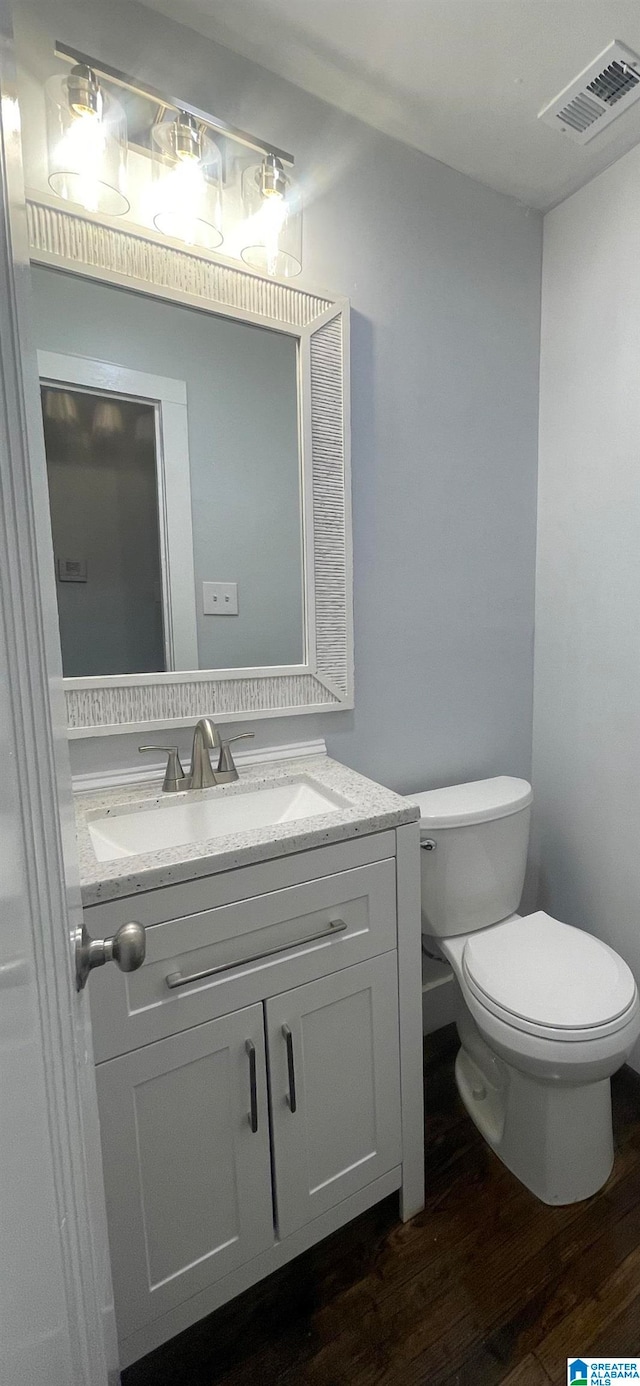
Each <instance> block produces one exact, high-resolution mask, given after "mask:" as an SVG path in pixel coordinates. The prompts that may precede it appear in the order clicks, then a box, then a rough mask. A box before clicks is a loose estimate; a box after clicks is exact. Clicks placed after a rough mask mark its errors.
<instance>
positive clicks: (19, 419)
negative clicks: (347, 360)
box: [0, 0, 117, 1386]
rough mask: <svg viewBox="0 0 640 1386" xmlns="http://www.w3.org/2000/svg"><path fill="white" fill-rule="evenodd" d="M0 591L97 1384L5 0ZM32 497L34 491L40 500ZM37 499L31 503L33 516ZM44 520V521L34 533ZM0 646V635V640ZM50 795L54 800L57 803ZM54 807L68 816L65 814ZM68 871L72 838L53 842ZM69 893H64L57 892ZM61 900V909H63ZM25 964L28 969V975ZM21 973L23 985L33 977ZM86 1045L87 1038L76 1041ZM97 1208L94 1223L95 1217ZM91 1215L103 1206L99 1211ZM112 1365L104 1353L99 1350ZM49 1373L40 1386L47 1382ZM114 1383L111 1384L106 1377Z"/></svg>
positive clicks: (44, 1015)
mask: <svg viewBox="0 0 640 1386" xmlns="http://www.w3.org/2000/svg"><path fill="white" fill-rule="evenodd" d="M0 97H1V112H2V118H1V123H0V301H1V302H2V304H3V312H2V313H1V314H0V592H1V598H0V600H1V602H2V620H3V623H4V626H5V631H4V639H3V640H2V644H3V646H4V648H2V649H0V655H1V656H2V658H3V661H6V680H7V686H8V701H9V704H10V709H11V715H10V723H11V725H10V727H9V728H8V729H7V730H6V741H7V743H8V746H7V750H9V748H10V749H11V751H12V752H13V753H14V755H15V762H14V764H15V775H16V780H17V783H18V797H19V817H20V823H19V827H18V832H17V836H19V838H20V839H21V842H22V844H23V845H24V851H25V856H26V869H27V874H28V900H27V906H26V914H27V917H28V921H29V928H30V934H31V937H30V939H29V940H28V943H29V944H30V948H29V955H28V956H27V955H26V950H25V958H24V962H25V965H26V968H27V969H28V974H29V976H28V980H29V982H30V984H31V988H32V993H33V997H34V1002H35V1007H36V1011H37V1018H36V1024H37V1028H38V1041H39V1048H40V1051H41V1056H42V1062H43V1064H44V1069H45V1074H46V1084H47V1092H48V1097H49V1102H48V1111H47V1122H48V1127H49V1133H50V1152H45V1154H46V1155H49V1154H50V1162H51V1166H52V1169H53V1180H54V1189H55V1202H56V1223H57V1227H58V1230H59V1243H60V1253H61V1258H62V1265H63V1274H64V1284H65V1298H66V1303H67V1323H66V1325H64V1327H65V1330H66V1333H67V1336H68V1340H69V1344H70V1350H71V1357H72V1362H73V1379H72V1382H70V1383H69V1386H102V1383H106V1381H107V1351H108V1350H107V1346H106V1342H105V1328H106V1331H107V1333H108V1331H109V1329H108V1311H107V1319H106V1321H103V1307H102V1304H101V1300H102V1298H103V1297H102V1295H101V1293H100V1289H99V1286H100V1281H101V1278H104V1277H101V1275H100V1272H99V1269H98V1267H99V1266H101V1267H102V1268H104V1267H105V1266H106V1267H108V1252H107V1250H106V1247H107V1243H106V1231H105V1223H104V1217H103V1216H101V1212H100V1209H97V1207H96V1188H97V1187H98V1186H99V1179H98V1174H97V1171H98V1170H99V1169H100V1161H99V1155H98V1161H97V1166H96V1165H95V1164H94V1162H93V1161H94V1153H95V1150H96V1148H97V1147H96V1140H97V1103H96V1096H95V1080H94V1076H93V1072H92V1054H91V1044H90V1034H89V1031H88V1012H87V1009H86V1002H84V1003H83V1002H82V1001H79V1000H78V999H77V998H76V996H75V990H74V987H73V979H72V941H73V940H72V935H73V932H74V930H75V928H77V927H78V924H79V922H80V917H81V910H80V897H79V890H78V888H77V874H76V872H75V870H74V868H73V866H70V870H73V871H74V879H73V880H71V881H70V882H69V883H67V877H66V870H65V854H64V851H63V839H62V834H61V828H60V815H59V809H60V808H61V809H62V811H63V813H64V817H65V819H66V823H67V824H68V825H70V824H71V822H72V819H71V814H70V812H69V810H70V808H71V777H70V771H69V764H68V750H67V744H66V736H65V720H66V719H65V714H64V703H63V697H62V681H61V664H60V648H59V640H58V634H57V616H56V612H55V607H54V605H53V603H52V600H51V595H52V593H53V591H54V588H53V583H52V581H51V576H52V566H53V560H52V555H51V550H50V543H48V542H47V535H48V533H49V526H48V518H47V514H46V473H45V470H44V440H43V435H42V424H41V419H40V404H39V394H38V373H37V366H36V355H35V349H34V347H33V345H32V341H31V334H30V305H29V248H28V242H27V234H26V210H25V200H24V187H23V182H22V154H21V145H20V120H19V107H18V100H17V85H16V76H15V60H14V47H13V34H12V26H11V16H10V12H9V4H8V0H0ZM43 487H44V490H43ZM43 502H44V507H43ZM43 521H44V523H43ZM0 639H2V636H1V634H0ZM59 786H60V787H61V790H62V793H63V796H64V801H65V802H64V803H63V804H61V803H60V802H59ZM65 810H67V811H66V812H65ZM65 845H66V847H67V852H68V855H67V865H68V866H69V864H70V863H73V861H74V856H73V852H74V848H73V839H72V836H71V833H70V831H67V833H66V834H65ZM68 892H70V894H68ZM71 901H72V904H70V902H71ZM34 964H35V969H34ZM33 969H34V970H35V975H33ZM87 1041H88V1042H87ZM96 1212H97V1216H96ZM103 1213H104V1209H103V1208H102V1214H103ZM109 1356H110V1364H111V1365H112V1367H113V1366H114V1365H115V1364H114V1357H113V1352H112V1351H111V1352H110V1353H109ZM53 1371H54V1368H53V1366H52V1371H51V1378H50V1379H51V1382H52V1383H53V1382H54V1381H55V1380H56V1378H55V1376H54V1375H53ZM111 1379H112V1380H113V1381H114V1382H115V1381H116V1380H117V1374H116V1373H115V1371H113V1372H112V1378H111Z"/></svg>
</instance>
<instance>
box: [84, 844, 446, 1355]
mask: <svg viewBox="0 0 640 1386" xmlns="http://www.w3.org/2000/svg"><path fill="white" fill-rule="evenodd" d="M416 831H417V829H416V828H415V825H413V824H410V825H407V826H406V827H402V828H399V829H397V830H396V831H386V832H379V833H376V834H371V835H369V836H364V837H362V838H360V839H354V840H352V841H347V842H342V843H338V844H334V845H331V846H326V847H320V848H316V849H314V850H312V851H307V852H301V853H297V854H292V855H290V856H283V857H281V858H279V859H277V860H274V861H269V862H264V863H261V864H258V865H251V866H247V867H241V868H239V869H237V870H232V871H227V872H221V873H218V874H213V875H211V876H204V877H202V876H201V877H199V878H198V879H197V880H193V881H187V882H183V883H181V884H179V885H169V886H166V887H163V888H162V889H158V890H151V891H145V892H141V893H139V894H137V895H136V896H125V897H121V898H118V899H115V900H113V901H110V902H107V903H104V904H96V905H94V906H92V907H90V908H87V909H86V910H85V917H86V922H87V927H88V929H89V932H90V933H91V934H92V936H94V937H96V936H99V935H102V936H104V935H107V936H108V935H109V934H112V933H113V932H114V931H115V930H116V929H117V928H118V927H119V926H120V924H121V923H123V922H125V921H126V920H127V919H136V920H138V921H139V922H140V923H142V924H144V925H145V927H146V938H147V957H146V962H145V964H144V966H143V967H142V968H141V969H140V970H139V971H138V972H134V973H130V974H126V975H125V974H123V973H120V972H118V971H117V970H116V969H115V968H104V969H101V970H100V971H99V972H96V973H95V974H94V975H93V977H92V990H91V1009H92V1019H93V1030H94V1044H95V1051H96V1060H97V1088H98V1101H99V1109H100V1123H101V1133H102V1145H103V1162H104V1178H105V1188H106V1197H107V1211H108V1220H109V1236H110V1247H111V1261H112V1275H113V1283H114V1295H115V1304H116V1318H117V1324H118V1334H119V1340H120V1353H121V1365H122V1366H126V1365H128V1364H129V1363H130V1362H132V1361H135V1360H136V1359H137V1358H138V1357H140V1356H143V1355H144V1354H145V1353H146V1352H148V1351H150V1350H151V1349H152V1348H153V1347H156V1346H158V1345H159V1344H160V1343H162V1342H163V1341H166V1340H167V1339H168V1338H170V1337H172V1336H173V1335H174V1334H175V1333H178V1332H180V1331H181V1330H182V1329H183V1328H185V1327H187V1326H188V1325H189V1324H191V1323H194V1322H195V1321H196V1320H197V1319H199V1318H201V1317H203V1316H204V1315H205V1314H207V1313H209V1312H211V1310H212V1309H215V1308H216V1307H218V1305H220V1304H222V1303H224V1302H225V1301H226V1300H227V1299H229V1298H231V1297H232V1296H233V1295H235V1294H237V1293H238V1292H239V1291H240V1290H242V1289H244V1288H246V1286H248V1285H250V1284H252V1283H253V1282H255V1281H256V1280H258V1279H260V1278H261V1277H262V1276H264V1275H266V1274H268V1273H269V1271H271V1270H273V1269H275V1268H276V1267H277V1266H278V1265H281V1264H282V1263H283V1262H284V1261H286V1260H288V1259H290V1258H291V1257H292V1256H294V1255H296V1254H298V1252H300V1251H302V1250H304V1249H305V1248H306V1247H308V1246H310V1245H311V1244H312V1243H313V1242H314V1241H317V1240H320V1239H321V1238H322V1237H324V1236H326V1235H328V1233H330V1232H332V1231H334V1230H335V1228H337V1227H339V1226H340V1225H341V1224H342V1223H344V1222H347V1221H348V1220H349V1219H350V1218H352V1217H354V1216H356V1215H357V1214H358V1213H359V1212H362V1211H363V1210H364V1209H365V1208H367V1207H369V1206H370V1205H371V1204H372V1203H374V1202H376V1201H377V1200H378V1199H380V1198H382V1197H385V1196H386V1195H387V1194H388V1193H390V1192H392V1191H393V1190H394V1189H399V1188H402V1189H403V1198H404V1203H405V1208H404V1215H405V1216H409V1215H411V1214H412V1213H413V1212H416V1211H417V1210H418V1208H419V1206H421V1187H422V1186H421V1168H420V1167H421V1156H422V1151H421V1143H420V1140H419V1136H418V1130H417V1126H416V1121H415V1119H414V1118H415V1114H414V1113H411V1112H407V1110H406V1107H407V1103H408V1102H409V1101H410V1096H411V1084H412V1083H415V1078H416V1075H417V1073H418V1069H417V1068H416V1065H415V1062H414V1060H415V1057H416V1056H415V1054H414V1053H413V1052H409V1051H408V1049H407V1046H408V1044H409V1035H410V1033H413V1037H414V1042H415V1039H416V1038H417V1037H418V1032H417V1031H416V1029H415V1025H414V1017H413V1015H412V1017H411V1020H410V1023H409V1028H408V1030H407V1029H406V1024H407V1018H406V1017H405V1015H404V1011H403V1006H402V1003H401V997H402V985H403V984H402V978H401V977H400V979H399V968H400V972H402V969H403V968H405V969H406V968H407V966H408V959H405V956H404V952H403V949H402V947H400V949H399V947H398V942H399V929H400V930H402V929H403V928H406V927H410V926H411V927H412V928H413V929H416V930H417V931H418V932H417V937H416V940H415V941H417V949H418V950H419V923H418V919H417V918H415V919H411V920H410V911H409V908H408V906H409V901H410V899H415V896H414V895H413V894H412V887H411V879H412V877H411V869H410V867H409V875H408V877H407V878H405V877H404V875H402V876H401V874H400V871H399V861H398V850H399V845H400V855H402V851H403V850H404V851H405V852H406V854H407V864H409V863H410V862H412V861H413V860H414V857H413V856H410V855H409V835H410V836H411V841H412V844H413V838H414V836H415V833H416ZM405 834H406V838H405V836H404V835H405ZM415 864H416V868H417V851H415ZM401 882H402V884H401ZM414 951H415V949H414ZM417 956H418V954H417V953H416V957H417ZM414 964H415V958H414ZM419 1006H420V993H419V988H418V990H417V991H416V1014H418V1012H419ZM403 1026H404V1027H405V1029H404V1030H403ZM416 1103H417V1117H418V1122H420V1119H421V1107H420V1098H419V1094H417V1095H416Z"/></svg>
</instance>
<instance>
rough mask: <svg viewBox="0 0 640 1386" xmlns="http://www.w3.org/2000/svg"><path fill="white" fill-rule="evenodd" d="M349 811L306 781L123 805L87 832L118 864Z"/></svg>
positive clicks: (95, 818)
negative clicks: (212, 839) (325, 814)
mask: <svg viewBox="0 0 640 1386" xmlns="http://www.w3.org/2000/svg"><path fill="white" fill-rule="evenodd" d="M349 807H350V805H349V801H348V800H347V799H344V798H343V797H342V795H340V794H335V793H334V792H333V791H332V790H328V789H325V788H324V786H322V787H321V786H320V785H318V784H316V783H315V782H314V781H313V780H312V779H310V778H309V777H307V776H300V777H298V778H296V779H295V780H288V781H286V782H285V783H281V784H270V785H265V786H264V788H258V789H236V787H235V786H233V788H232V789H231V791H230V790H229V789H226V788H220V789H214V790H211V791H205V793H204V794H202V795H200V796H199V797H198V798H195V797H192V795H191V794H190V793H189V792H187V793H184V794H176V795H175V797H170V796H167V797H166V799H163V800H161V801H160V802H159V803H158V801H157V800H153V801H152V802H150V803H148V804H137V805H129V804H123V805H122V806H121V807H116V808H113V809H111V811H110V812H109V813H105V812H96V813H95V814H92V815H87V826H88V829H89V836H90V838H91V845H92V847H93V850H94V852H95V855H96V857H97V860H98V861H115V860H116V859H117V858H118V857H134V856H138V855H140V854H141V853H145V852H160V851H162V850H163V849H166V848H170V847H186V846H189V845H190V844H192V843H196V842H206V841H208V840H209V839H210V838H215V837H223V836H225V837H226V836H227V835H228V834H229V833H242V832H249V831H251V830H252V829H256V828H258V829H259V828H269V827H277V825H278V823H292V822H296V821H297V820H298V819H301V820H302V819H305V818H314V817H316V816H318V815H319V814H324V813H336V812H337V811H338V810H339V809H345V808H349Z"/></svg>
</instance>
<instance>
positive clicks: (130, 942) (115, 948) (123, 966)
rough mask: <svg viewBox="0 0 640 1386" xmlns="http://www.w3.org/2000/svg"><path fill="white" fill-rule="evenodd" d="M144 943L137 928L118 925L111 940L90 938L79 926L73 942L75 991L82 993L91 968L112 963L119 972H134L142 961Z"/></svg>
mask: <svg viewBox="0 0 640 1386" xmlns="http://www.w3.org/2000/svg"><path fill="white" fill-rule="evenodd" d="M146 951H147V942H146V935H145V931H144V929H143V927H142V925H141V924H136V923H134V922H132V923H131V924H121V925H120V928H119V929H118V931H117V933H115V934H114V935H113V938H90V936H89V934H88V933H87V930H86V928H85V926H84V924H83V925H82V929H81V930H80V931H79V933H78V936H77V938H76V988H77V990H78V991H82V988H83V987H84V986H85V984H86V981H87V977H88V976H89V973H90V972H91V971H92V970H93V968H94V967H102V966H103V965H104V963H107V962H115V963H117V964H118V967H119V968H120V971H121V972H137V970H138V968H139V967H142V964H143V962H144V960H145V955H146Z"/></svg>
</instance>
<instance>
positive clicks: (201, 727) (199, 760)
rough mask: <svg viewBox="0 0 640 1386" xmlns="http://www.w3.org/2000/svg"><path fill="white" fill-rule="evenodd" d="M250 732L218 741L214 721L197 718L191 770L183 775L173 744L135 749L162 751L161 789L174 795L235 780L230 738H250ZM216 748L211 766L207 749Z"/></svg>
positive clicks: (218, 736) (241, 739)
mask: <svg viewBox="0 0 640 1386" xmlns="http://www.w3.org/2000/svg"><path fill="white" fill-rule="evenodd" d="M253 735H254V733H253V732H240V734H239V735H238V736H230V737H229V739H228V740H227V741H222V740H221V738H220V733H219V731H218V728H217V727H216V724H215V722H212V720H211V718H210V717H201V718H200V721H199V722H197V723H196V727H195V730H194V733H193V746H192V748H191V769H190V771H189V774H188V775H185V773H184V770H183V768H182V764H181V761H180V756H179V755H178V747H177V746H138V750H139V751H140V752H141V753H143V752H146V751H164V752H165V753H166V755H167V757H168V759H167V768H166V771H165V776H164V780H163V782H162V789H163V792H164V793H165V794H175V793H177V792H178V791H180V790H184V789H212V788H213V786H214V785H216V784H231V783H232V782H233V780H237V779H238V770H237V767H236V764H235V761H234V759H233V752H232V751H231V742H232V741H250V740H251V739H252V737H253ZM215 750H219V752H220V755H219V757H218V765H217V768H216V769H215V770H213V769H212V767H211V755H210V752H211V751H215Z"/></svg>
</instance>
